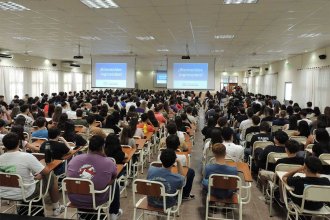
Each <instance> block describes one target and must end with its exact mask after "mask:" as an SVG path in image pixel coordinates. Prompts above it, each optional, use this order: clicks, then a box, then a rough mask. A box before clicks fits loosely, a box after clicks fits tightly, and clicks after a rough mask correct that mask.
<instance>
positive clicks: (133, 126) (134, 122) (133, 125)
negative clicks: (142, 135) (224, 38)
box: [129, 118, 139, 136]
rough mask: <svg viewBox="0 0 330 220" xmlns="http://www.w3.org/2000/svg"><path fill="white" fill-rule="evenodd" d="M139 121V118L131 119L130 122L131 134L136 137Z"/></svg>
mask: <svg viewBox="0 0 330 220" xmlns="http://www.w3.org/2000/svg"><path fill="white" fill-rule="evenodd" d="M138 123H139V121H138V119H137V118H131V120H130V121H129V127H130V128H131V133H132V135H133V136H134V134H135V132H136V129H137V127H136V126H137V125H138Z"/></svg>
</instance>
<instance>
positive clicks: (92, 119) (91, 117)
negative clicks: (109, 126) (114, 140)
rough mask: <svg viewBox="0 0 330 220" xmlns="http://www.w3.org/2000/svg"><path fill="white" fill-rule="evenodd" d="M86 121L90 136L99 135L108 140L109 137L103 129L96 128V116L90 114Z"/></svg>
mask: <svg viewBox="0 0 330 220" xmlns="http://www.w3.org/2000/svg"><path fill="white" fill-rule="evenodd" d="M86 121H87V123H88V125H89V127H88V128H87V132H88V131H89V134H90V135H98V136H101V137H103V138H106V137H107V135H106V134H105V133H104V131H103V130H102V128H99V127H97V126H96V124H95V122H96V119H95V115H93V114H90V115H88V116H87V118H86Z"/></svg>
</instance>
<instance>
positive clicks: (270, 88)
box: [262, 73, 277, 96]
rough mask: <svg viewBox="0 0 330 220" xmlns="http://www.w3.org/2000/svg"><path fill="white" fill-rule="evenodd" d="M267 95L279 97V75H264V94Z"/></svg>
mask: <svg viewBox="0 0 330 220" xmlns="http://www.w3.org/2000/svg"><path fill="white" fill-rule="evenodd" d="M262 94H265V95H271V96H276V95H277V73H275V74H266V75H264V84H263V93H262Z"/></svg>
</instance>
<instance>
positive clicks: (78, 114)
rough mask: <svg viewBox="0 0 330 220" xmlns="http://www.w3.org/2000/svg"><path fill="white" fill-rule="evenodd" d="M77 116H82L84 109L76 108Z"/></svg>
mask: <svg viewBox="0 0 330 220" xmlns="http://www.w3.org/2000/svg"><path fill="white" fill-rule="evenodd" d="M76 116H77V117H82V116H83V111H82V110H81V109H77V110H76Z"/></svg>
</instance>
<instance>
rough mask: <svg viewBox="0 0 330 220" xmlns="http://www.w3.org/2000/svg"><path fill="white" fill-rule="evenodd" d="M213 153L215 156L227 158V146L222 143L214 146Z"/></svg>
mask: <svg viewBox="0 0 330 220" xmlns="http://www.w3.org/2000/svg"><path fill="white" fill-rule="evenodd" d="M212 152H213V153H214V155H215V156H226V146H225V145H223V144H221V143H216V144H213V145H212Z"/></svg>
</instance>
